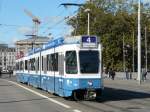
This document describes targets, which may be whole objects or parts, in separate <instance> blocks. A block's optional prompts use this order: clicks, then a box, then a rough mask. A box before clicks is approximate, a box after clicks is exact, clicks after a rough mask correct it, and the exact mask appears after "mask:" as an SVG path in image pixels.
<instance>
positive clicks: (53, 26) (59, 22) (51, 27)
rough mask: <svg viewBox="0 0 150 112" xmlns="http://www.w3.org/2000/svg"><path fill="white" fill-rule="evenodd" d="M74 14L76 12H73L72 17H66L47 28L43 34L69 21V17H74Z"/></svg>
mask: <svg viewBox="0 0 150 112" xmlns="http://www.w3.org/2000/svg"><path fill="white" fill-rule="evenodd" d="M76 12H77V11H74V13H73V15H72V16H67V17H65V18H63V19H61V20H60V21H58V22H57V23H55V24H53V25H52V26H50V27H48V28H47V30H46V31H44V32H43V34H45V33H46V32H48V31H49V30H50V29H53V28H55V27H56V26H57V25H59V24H61V23H62V22H63V21H65V20H67V19H70V18H71V17H74V16H75V15H74V14H75V13H76Z"/></svg>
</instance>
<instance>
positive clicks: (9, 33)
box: [0, 0, 86, 46]
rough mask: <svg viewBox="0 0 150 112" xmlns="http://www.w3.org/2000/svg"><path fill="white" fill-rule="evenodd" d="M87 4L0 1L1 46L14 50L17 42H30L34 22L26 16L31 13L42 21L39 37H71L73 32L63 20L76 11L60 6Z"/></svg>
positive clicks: (67, 0)
mask: <svg viewBox="0 0 150 112" xmlns="http://www.w3.org/2000/svg"><path fill="white" fill-rule="evenodd" d="M85 1H86V0H0V43H6V44H9V46H14V43H15V42H16V41H17V40H22V39H26V38H29V37H28V36H25V35H31V34H32V28H33V22H32V18H31V17H30V16H28V15H27V14H26V13H25V11H24V10H25V9H26V10H28V11H30V12H31V13H32V14H33V15H34V16H36V17H38V18H39V19H40V21H41V24H40V26H39V31H38V35H40V36H47V35H49V34H51V35H52V36H53V37H61V36H64V35H67V34H70V32H71V30H72V28H71V27H70V26H68V25H66V23H65V20H64V18H65V17H68V16H74V15H75V14H76V11H77V7H75V6H72V7H71V6H70V7H67V8H65V7H64V6H61V5H60V4H61V3H84V2H85Z"/></svg>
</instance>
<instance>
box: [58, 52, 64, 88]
mask: <svg viewBox="0 0 150 112" xmlns="http://www.w3.org/2000/svg"><path fill="white" fill-rule="evenodd" d="M58 71H59V75H60V77H59V89H63V78H62V76H63V75H64V54H63V53H59V56H58Z"/></svg>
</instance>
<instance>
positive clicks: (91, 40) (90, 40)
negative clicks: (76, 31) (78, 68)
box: [81, 36, 97, 48]
mask: <svg viewBox="0 0 150 112" xmlns="http://www.w3.org/2000/svg"><path fill="white" fill-rule="evenodd" d="M81 43H82V47H83V48H87V47H89V48H96V47H97V37H96V36H82V39H81Z"/></svg>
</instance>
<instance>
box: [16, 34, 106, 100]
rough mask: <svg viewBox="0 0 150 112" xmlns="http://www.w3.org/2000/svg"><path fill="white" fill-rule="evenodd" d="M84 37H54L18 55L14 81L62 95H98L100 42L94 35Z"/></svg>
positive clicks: (100, 75)
mask: <svg viewBox="0 0 150 112" xmlns="http://www.w3.org/2000/svg"><path fill="white" fill-rule="evenodd" d="M83 37H84V36H78V37H74V38H58V39H54V40H52V41H50V42H49V43H48V44H45V45H43V47H42V48H41V49H40V48H38V49H34V50H32V51H31V52H30V53H29V54H28V55H27V56H25V57H22V58H20V59H17V60H16V68H17V71H16V76H17V81H19V82H23V83H27V84H29V85H32V86H34V87H37V88H41V89H43V90H46V91H49V92H51V93H55V94H58V95H59V96H62V97H72V96H73V98H74V99H83V98H91V97H92V98H93V97H96V98H97V97H100V95H101V92H102V89H103V81H102V72H101V46H100V44H98V45H97V41H93V37H85V39H84V38H83ZM80 38H83V39H80ZM94 38H96V37H94ZM90 39H91V40H90ZM82 40H83V42H82ZM84 40H87V43H86V41H85V43H84ZM94 40H95V39H94ZM92 42H94V43H92ZM95 43H96V44H95Z"/></svg>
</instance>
